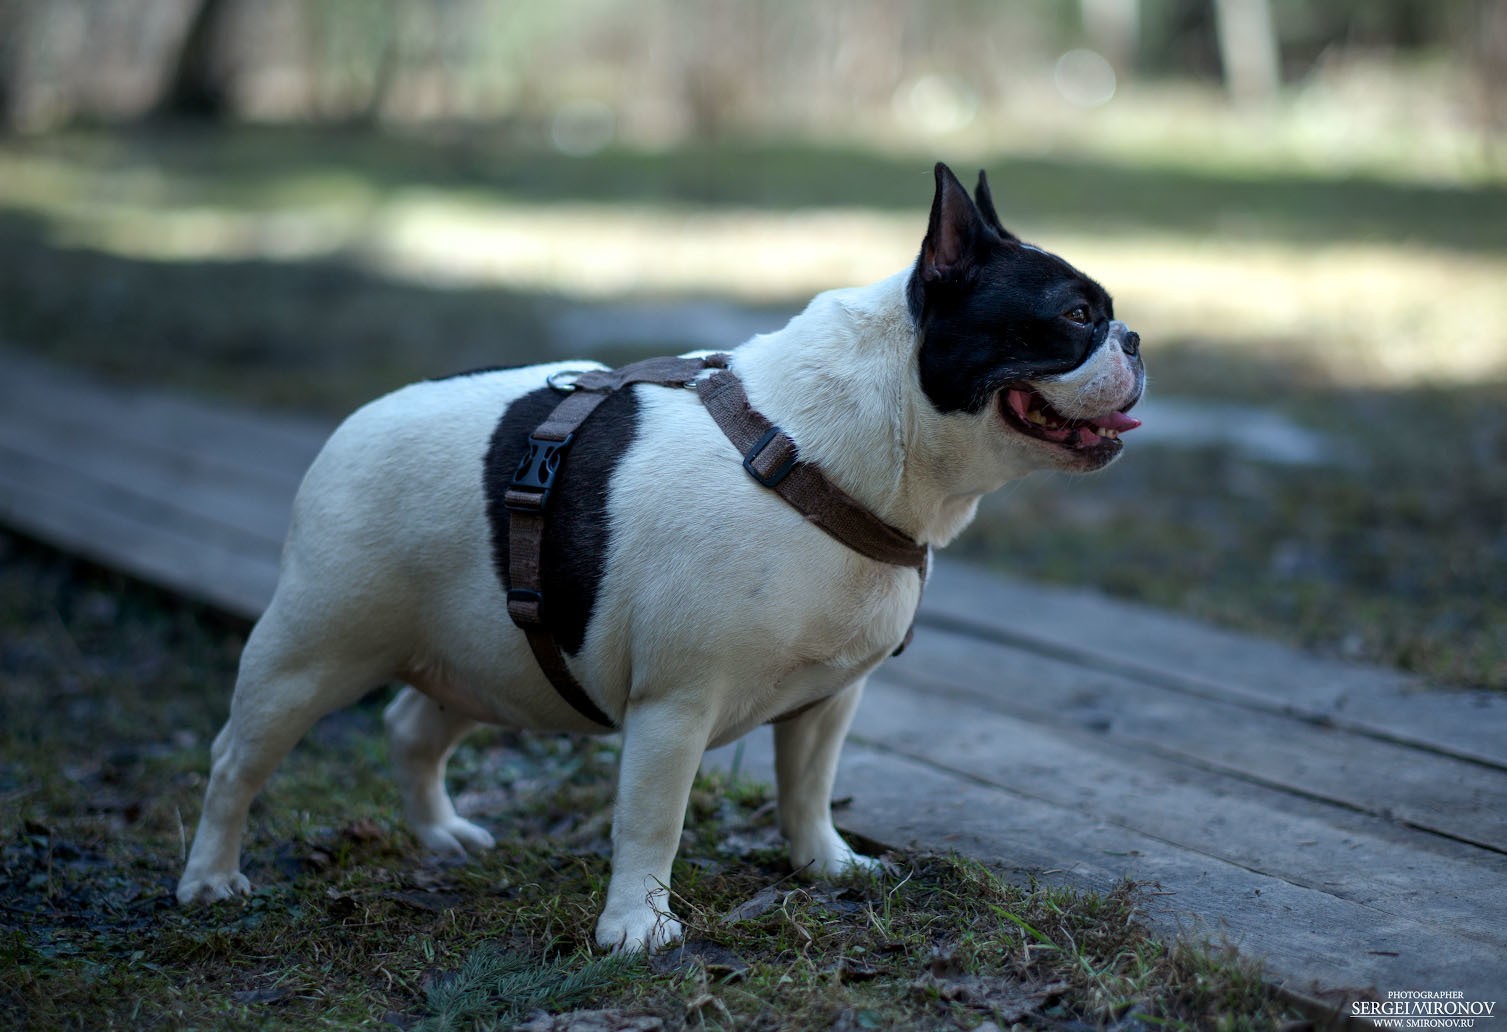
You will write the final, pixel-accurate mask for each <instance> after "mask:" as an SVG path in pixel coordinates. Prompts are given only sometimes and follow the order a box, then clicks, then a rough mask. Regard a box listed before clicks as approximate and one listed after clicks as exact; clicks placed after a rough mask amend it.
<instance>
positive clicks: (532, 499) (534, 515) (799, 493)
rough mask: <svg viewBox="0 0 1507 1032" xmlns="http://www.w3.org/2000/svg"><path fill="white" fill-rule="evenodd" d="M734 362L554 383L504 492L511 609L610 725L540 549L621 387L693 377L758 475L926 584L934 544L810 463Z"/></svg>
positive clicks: (663, 365) (628, 369) (565, 692)
mask: <svg viewBox="0 0 1507 1032" xmlns="http://www.w3.org/2000/svg"><path fill="white" fill-rule="evenodd" d="M727 362H728V356H727V355H726V354H715V355H708V356H707V357H705V358H650V359H645V360H644V361H642V362H635V363H633V364H631V365H626V366H623V367H622V368H621V369H601V370H592V371H590V372H587V373H582V374H581V375H579V376H577V377H576V378H575V380H574V382H573V383H571V384H570V385H568V386H564V385H561V386H556V385H554V384H551V386H556V389H557V390H567V391H569V393H568V394H567V396H566V397H565V399H564V400H563V401H561V402H560V404H558V405H556V406H555V408H554V409H553V410H552V411H551V412H550V414H549V415H548V416H547V417H546V418H545V420H544V422H543V423H541V424H539V426H538V427H537V428H536V429H535V430H534V432H533V433H532V434H531V435H530V436H529V442H528V444H529V450H528V453H527V454H526V455H525V456H524V457H523V461H522V462H520V463H519V464H518V470H517V472H515V473H514V474H513V479H512V480H511V481H509V483H508V488H507V491H506V493H505V494H504V496H503V500H504V505H505V507H506V508H507V511H508V616H510V617H511V618H512V620H513V622H514V623H515V624H517V625H518V627H519V628H521V629H522V630H523V632H524V634H525V635H526V636H527V637H528V643H529V647H530V648H531V649H532V650H533V653H534V658H535V660H537V661H538V663H539V667H540V669H541V670H543V671H544V674H545V676H546V677H548V678H549V681H550V683H551V684H553V685H554V686H555V690H556V691H557V692H559V693H560V697H561V698H563V699H564V700H565V701H566V702H568V703H570V705H571V707H572V708H574V709H575V711H576V712H577V713H580V714H581V715H582V716H583V717H585V718H586V719H587V720H590V721H592V722H593V723H595V724H600V725H601V726H603V727H613V726H615V725H614V723H613V721H612V719H611V718H610V717H608V716H607V715H606V714H605V713H603V712H602V710H601V708H600V707H599V706H597V704H596V703H595V702H593V701H592V700H591V697H590V696H589V695H587V694H586V690H585V689H584V688H582V687H581V684H580V682H579V681H577V680H576V678H575V676H574V675H573V674H572V673H571V672H570V668H569V667H568V666H567V665H566V662H565V656H564V654H563V653H562V652H561V650H560V645H559V643H558V642H557V641H555V636H554V635H553V634H552V633H551V632H550V630H549V628H548V627H547V626H546V625H545V623H544V615H543V603H544V597H543V593H542V590H541V584H542V583H543V574H542V569H541V563H540V555H541V552H542V548H543V542H544V530H545V524H546V521H547V515H546V514H547V512H548V507H549V498H550V493H551V491H552V490H553V489H554V485H555V479H556V477H557V476H558V474H559V470H560V466H561V463H562V462H563V461H564V459H565V456H566V454H567V453H568V451H569V449H570V445H571V442H572V441H573V440H574V439H575V433H576V431H577V430H578V429H579V428H580V426H581V424H582V423H584V422H585V421H586V419H587V418H588V417H589V416H590V415H591V414H592V412H594V411H596V408H597V406H598V405H600V404H601V403H602V402H604V401H606V400H607V396H608V395H609V394H611V393H612V392H613V391H616V390H620V389H621V388H623V387H627V386H629V385H631V384H635V383H652V384H657V385H660V386H665V387H688V386H691V385H692V384H693V383H694V385H695V388H696V393H697V395H698V396H699V397H700V399H701V402H702V404H704V405H705V406H706V409H707V411H708V412H709V413H711V416H712V419H713V420H715V421H716V423H717V425H718V426H719V427H721V429H722V432H723V433H725V434H726V435H727V437H728V439H729V440H730V441H732V443H733V446H734V447H736V448H737V449H738V451H740V452H742V453H743V468H744V469H745V470H747V471H748V474H749V476H751V477H753V478H754V480H756V481H758V482H759V483H760V484H762V485H763V486H764V487H767V488H769V489H770V490H771V491H774V492H775V493H776V494H778V495H779V496H780V497H781V498H783V499H784V500H785V501H786V502H788V503H789V504H790V505H792V506H793V507H794V508H795V509H796V510H797V511H798V512H800V513H801V514H802V515H804V516H805V517H806V519H808V520H810V521H811V522H812V523H814V524H815V525H816V526H818V527H820V528H821V529H822V530H823V531H825V532H826V533H828V534H830V535H831V536H832V537H833V538H836V539H837V540H838V541H840V542H842V543H843V544H844V545H846V546H847V547H849V548H851V549H853V550H854V551H855V552H858V553H859V554H860V555H865V556H867V557H868V558H870V559H875V560H877V561H879V562H883V563H889V564H890V565H892V566H909V567H911V568H913V569H915V570H916V571H917V572H918V573H919V574H920V576H921V581H922V583H923V584H924V583H925V581H926V575H927V570H928V566H929V565H930V560H931V551H930V549H928V548H927V547H926V546H925V545H920V544H917V543H916V542H915V541H913V540H911V538H910V537H909V536H907V535H906V534H905V533H904V532H903V531H901V530H898V529H896V528H895V527H892V526H890V525H889V524H888V523H886V522H884V521H883V520H881V519H880V518H879V517H878V516H875V515H874V514H873V513H872V512H870V511H869V510H868V509H866V508H864V507H863V505H861V504H860V503H859V502H858V501H856V500H855V499H854V498H853V497H852V496H851V495H849V494H848V493H847V492H846V491H843V490H842V489H841V488H839V487H838V486H837V485H836V484H833V483H832V482H831V481H830V480H828V479H827V478H826V476H825V475H824V474H823V473H822V472H821V470H820V469H819V468H818V467H816V466H815V465H812V464H811V463H808V462H802V461H801V460H800V457H799V455H798V453H797V450H796V445H795V442H794V441H793V440H791V439H790V437H789V435H788V434H786V433H785V432H784V431H783V430H781V429H780V428H779V427H777V426H775V425H774V424H773V423H771V422H770V421H769V420H768V419H766V418H764V416H763V415H761V414H760V413H759V412H757V411H755V410H754V409H753V407H752V406H751V405H749V403H748V395H747V393H745V392H744V390H743V385H742V383H741V382H740V381H739V380H738V378H737V377H736V376H734V375H733V374H732V372H731V371H729V370H728V368H727ZM707 369H716V370H719V372H715V373H713V374H712V375H711V376H709V377H706V378H705V379H702V380H699V381H698V380H697V379H696V377H698V376H699V375H700V374H701V373H703V372H704V371H705V370H707ZM911 633H912V632H911V631H907V632H906V634H905V640H904V641H902V642H901V643H900V647H899V648H897V649H896V650H895V654H896V655H898V654H899V653H900V652H901V650H903V649H904V648H905V646H906V645H908V644H909V643H910V639H911ZM820 701H822V700H820V699H818V700H815V701H814V702H811V703H807V704H806V705H804V706H801V707H799V708H797V709H795V710H792V711H790V712H789V713H786V714H782V715H781V716H778V717H776V718H775V719H774V721H771V723H774V722H778V721H781V720H788V719H790V718H791V717H794V716H798V715H799V714H801V713H803V712H805V711H806V710H807V709H809V708H811V706H814V705H816V703H817V702H820Z"/></svg>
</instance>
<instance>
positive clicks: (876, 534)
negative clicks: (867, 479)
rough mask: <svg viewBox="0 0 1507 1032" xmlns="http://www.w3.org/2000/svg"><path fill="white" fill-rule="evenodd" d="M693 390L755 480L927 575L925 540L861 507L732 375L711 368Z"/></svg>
mask: <svg viewBox="0 0 1507 1032" xmlns="http://www.w3.org/2000/svg"><path fill="white" fill-rule="evenodd" d="M696 393H697V394H699V395H700V396H701V402H702V404H703V405H705V406H706V410H707V411H708V412H710V413H711V414H712V418H713V419H715V420H716V421H717V425H718V426H720V427H721V428H722V432H723V433H725V434H727V437H728V439H729V440H730V441H732V442H733V447H735V448H737V449H738V451H740V452H742V453H743V468H744V469H746V470H747V471H748V473H749V475H750V476H752V477H753V478H754V479H755V480H756V481H758V482H759V483H760V484H763V485H764V486H765V487H767V488H769V489H770V490H771V491H773V492H774V493H775V494H777V495H779V496H780V497H781V498H783V499H785V501H787V502H789V503H790V504H791V505H792V506H794V507H795V509H796V510H797V511H798V512H800V513H802V514H803V515H804V516H805V517H806V519H808V520H810V521H811V522H812V523H814V524H816V525H817V526H818V527H820V528H821V529H822V530H824V531H826V532H827V533H828V534H830V535H832V536H833V537H834V538H836V539H837V540H838V541H841V542H842V543H843V544H845V545H847V546H848V547H849V548H851V549H853V551H855V552H858V553H859V554H860V555H866V556H868V557H869V558H870V559H877V560H878V561H880V562H882V563H889V564H890V565H891V566H911V567H914V568H915V569H916V570H918V571H919V572H920V573H921V575H922V577H923V578H924V577H925V574H926V566H927V554H928V551H927V548H926V546H925V545H921V544H917V543H916V542H915V541H913V540H912V539H911V538H910V536H909V535H908V534H906V533H905V532H904V531H902V530H898V529H896V528H895V527H892V526H890V525H889V524H888V523H886V522H884V521H883V520H881V519H880V518H879V517H878V516H875V515H874V514H873V513H872V512H870V511H869V510H868V509H866V508H864V506H863V505H861V504H860V503H859V502H857V501H856V500H854V498H853V496H852V495H850V494H848V493H847V492H846V491H844V490H843V489H842V488H840V487H838V486H837V485H836V484H834V483H832V481H830V480H828V479H827V478H826V476H825V475H824V474H823V473H822V471H821V470H820V469H819V468H818V467H816V466H814V465H812V464H811V463H808V462H802V461H801V460H800V457H799V455H798V453H797V451H796V446H795V442H794V441H792V440H791V439H790V437H789V436H788V435H787V434H786V433H785V431H783V430H781V429H780V428H779V427H777V426H775V425H774V424H773V423H771V422H770V421H769V420H767V419H765V418H764V416H763V415H761V414H760V413H758V412H756V411H755V410H754V409H753V407H752V406H750V405H749V403H748V395H747V394H746V393H744V390H743V384H742V383H741V382H739V380H738V378H737V377H736V376H734V375H733V374H732V373H731V372H728V371H723V372H719V373H713V374H712V375H711V376H709V377H707V378H706V379H704V380H702V381H700V382H699V383H697V385H696Z"/></svg>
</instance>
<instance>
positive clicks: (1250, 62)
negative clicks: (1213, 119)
mask: <svg viewBox="0 0 1507 1032" xmlns="http://www.w3.org/2000/svg"><path fill="white" fill-rule="evenodd" d="M1214 25H1215V30H1216V31H1217V32H1218V33H1219V58H1220V61H1221V62H1222V63H1223V65H1224V81H1225V86H1226V87H1227V88H1228V89H1229V91H1230V96H1231V97H1233V98H1234V99H1235V101H1236V102H1237V103H1242V104H1246V103H1258V104H1264V103H1266V102H1268V101H1270V100H1271V99H1272V98H1274V97H1275V96H1276V95H1277V88H1278V87H1279V86H1280V85H1281V84H1282V66H1281V63H1280V60H1279V58H1278V54H1277V26H1276V23H1275V22H1274V21H1273V20H1272V8H1271V3H1270V2H1269V0H1214Z"/></svg>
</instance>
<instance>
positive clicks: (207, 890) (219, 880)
mask: <svg viewBox="0 0 1507 1032" xmlns="http://www.w3.org/2000/svg"><path fill="white" fill-rule="evenodd" d="M249 895H251V882H250V881H248V880H247V879H246V876H245V875H244V874H242V873H241V872H240V871H231V872H230V873H229V874H206V875H196V876H190V875H188V874H185V875H184V876H183V880H182V881H180V882H179V883H178V902H179V903H181V904H183V905H184V906H189V905H192V904H194V903H213V902H215V901H216V900H221V899H230V898H231V897H232V896H249Z"/></svg>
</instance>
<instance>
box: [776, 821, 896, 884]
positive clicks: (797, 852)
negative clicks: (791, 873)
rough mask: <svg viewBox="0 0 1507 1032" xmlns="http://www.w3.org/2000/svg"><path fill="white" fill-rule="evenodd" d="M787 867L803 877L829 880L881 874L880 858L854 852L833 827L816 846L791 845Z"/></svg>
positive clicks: (883, 868) (882, 871)
mask: <svg viewBox="0 0 1507 1032" xmlns="http://www.w3.org/2000/svg"><path fill="white" fill-rule="evenodd" d="M790 866H791V867H792V868H794V870H795V872H796V873H797V874H799V875H800V876H801V877H803V878H811V879H815V880H821V881H825V880H829V879H838V878H865V877H872V876H874V875H878V874H883V873H884V872H885V871H886V870H887V869H888V868H886V866H885V863H884V861H883V860H879V859H877V858H875V857H872V856H864V855H863V854H862V853H855V852H854V851H853V848H852V847H851V846H849V845H848V844H847V843H846V842H844V841H843V840H842V838H841V836H839V835H838V834H837V832H836V831H835V830H834V831H833V832H832V833H831V834H830V835H825V836H822V841H821V842H820V844H819V845H818V846H811V847H807V848H801V847H800V846H799V845H795V844H792V846H791V847H790Z"/></svg>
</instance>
